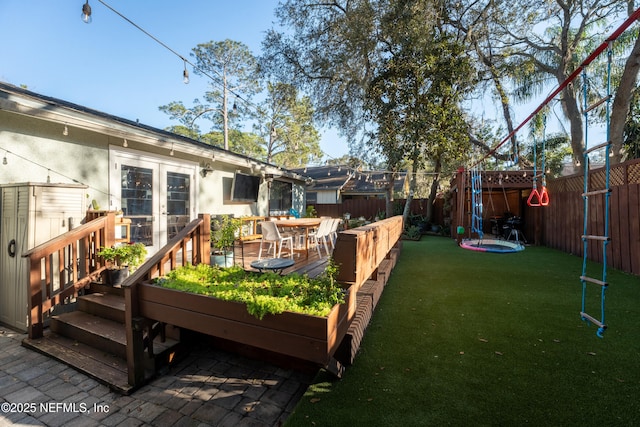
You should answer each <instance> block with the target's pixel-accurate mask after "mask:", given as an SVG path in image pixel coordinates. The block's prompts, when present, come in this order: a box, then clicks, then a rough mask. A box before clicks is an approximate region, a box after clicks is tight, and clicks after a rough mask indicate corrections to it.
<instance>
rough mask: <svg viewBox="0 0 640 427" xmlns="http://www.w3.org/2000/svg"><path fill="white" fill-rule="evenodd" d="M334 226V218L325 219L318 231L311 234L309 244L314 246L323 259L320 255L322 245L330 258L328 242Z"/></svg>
mask: <svg viewBox="0 0 640 427" xmlns="http://www.w3.org/2000/svg"><path fill="white" fill-rule="evenodd" d="M332 224H333V218H323V219H322V221H320V225H319V226H318V229H317V230H316V231H314V232H312V233H309V243H311V244H314V245H315V247H316V250H317V251H318V256H319V257H321V258H322V254H321V253H320V243H322V245H323V246H324V250H325V252H326V253H327V256H329V246H328V242H327V240H328V239H330V234H331V226H332Z"/></svg>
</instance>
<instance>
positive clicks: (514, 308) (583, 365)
mask: <svg viewBox="0 0 640 427" xmlns="http://www.w3.org/2000/svg"><path fill="white" fill-rule="evenodd" d="M635 256H637V254H636V255H635ZM581 268H582V259H581V258H579V257H576V256H572V255H569V254H565V253H562V252H559V251H556V250H552V249H548V248H543V247H527V248H526V249H525V250H524V251H523V252H519V253H512V254H493V253H480V252H474V251H468V250H464V249H461V248H459V247H457V246H456V244H455V241H453V240H451V239H448V238H439V237H427V238H423V239H422V240H421V241H419V242H412V241H405V242H403V249H402V252H401V254H400V258H399V260H398V263H397V265H396V267H395V269H394V271H393V273H392V274H391V278H390V280H389V283H388V284H387V286H386V288H385V290H384V293H383V295H382V298H381V300H380V302H379V304H378V306H377V308H376V310H375V313H374V316H373V318H372V320H371V323H370V324H369V327H368V329H367V331H366V333H365V337H364V339H363V342H362V345H361V348H360V352H359V354H358V355H357V357H356V360H355V362H354V364H353V365H352V366H350V367H348V368H347V370H346V373H345V374H344V376H343V378H342V379H341V380H337V379H334V378H332V377H330V376H329V375H328V374H327V373H325V372H320V374H319V375H318V376H317V377H316V379H315V381H314V383H313V384H312V385H311V386H310V387H309V389H308V391H307V393H306V394H305V395H304V397H303V399H302V400H301V401H300V403H299V404H298V405H297V407H296V408H295V411H294V413H293V414H292V416H291V417H290V418H289V419H288V420H287V423H286V425H287V426H289V427H291V426H343V425H345V426H346V425H362V426H382V425H384V426H441V425H460V426H462V425H464V426H467V425H474V426H482V425H496V426H497V425H500V426H516V425H524V424H529V425H540V426H542V425H544V426H547V425H552V426H571V425H581V426H589V425H599V426H601V425H616V426H617V425H625V426H628V425H640V278H638V277H637V276H633V275H629V274H625V273H622V272H619V271H615V270H612V269H609V275H608V280H609V283H610V286H609V289H608V290H607V293H606V296H607V298H606V318H605V320H606V323H607V324H608V326H609V328H608V329H607V331H606V332H605V334H604V337H603V338H598V337H597V336H596V329H597V328H596V327H595V326H589V325H587V324H586V323H584V322H583V321H582V320H581V319H580V316H579V312H580V309H581V295H582V286H581V284H580V280H579V276H580V274H581ZM589 268H590V269H593V272H592V275H594V277H598V274H599V271H600V270H601V266H600V265H596V264H592V265H590V266H589ZM591 286H592V287H591V288H589V291H590V292H589V293H588V295H589V296H590V298H589V300H590V302H589V304H593V305H594V308H593V309H592V313H589V314H593V315H594V317H596V318H599V317H600V312H599V298H593V299H592V298H591V296H594V297H596V296H598V297H599V289H598V288H599V287H598V286H596V285H591ZM587 312H589V310H587Z"/></svg>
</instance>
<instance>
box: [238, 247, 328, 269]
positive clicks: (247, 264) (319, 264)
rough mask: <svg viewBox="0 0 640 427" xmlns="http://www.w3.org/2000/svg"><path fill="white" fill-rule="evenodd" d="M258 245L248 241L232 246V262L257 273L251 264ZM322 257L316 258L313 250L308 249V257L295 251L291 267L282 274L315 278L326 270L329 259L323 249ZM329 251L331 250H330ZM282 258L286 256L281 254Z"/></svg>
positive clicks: (255, 257) (256, 253)
mask: <svg viewBox="0 0 640 427" xmlns="http://www.w3.org/2000/svg"><path fill="white" fill-rule="evenodd" d="M259 245H260V241H258V240H256V241H250V242H242V243H240V242H236V245H235V246H234V250H233V252H234V260H235V263H236V265H240V266H242V267H243V268H244V269H245V270H250V271H257V270H255V269H253V268H251V262H252V261H255V260H257V259H258V249H259V247H260V246H259ZM321 249H322V251H321V252H320V253H321V254H322V257H320V256H318V251H317V250H316V249H315V248H313V247H312V248H311V249H309V256H308V257H307V254H306V253H305V252H304V251H299V250H295V251H294V256H293V261H294V264H293V266H291V267H289V268H285V269H284V270H283V272H282V274H289V273H299V274H307V275H308V276H309V277H317V276H319V275H320V274H322V273H323V272H324V270H325V269H326V268H327V263H328V261H329V259H330V256H329V257H327V255H326V253H325V252H324V248H321ZM330 249H331V248H330ZM243 255H244V256H243ZM282 256H283V257H286V256H288V254H287V255H285V254H284V253H283V255H282ZM263 258H265V257H264V249H263Z"/></svg>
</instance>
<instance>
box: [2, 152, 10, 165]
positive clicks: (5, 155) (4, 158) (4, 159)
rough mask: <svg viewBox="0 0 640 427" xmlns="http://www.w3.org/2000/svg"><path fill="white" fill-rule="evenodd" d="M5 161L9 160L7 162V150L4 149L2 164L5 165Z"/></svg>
mask: <svg viewBox="0 0 640 427" xmlns="http://www.w3.org/2000/svg"><path fill="white" fill-rule="evenodd" d="M7 163H9V162H7V152H6V151H5V152H4V157H3V158H2V164H3V165H6V164H7Z"/></svg>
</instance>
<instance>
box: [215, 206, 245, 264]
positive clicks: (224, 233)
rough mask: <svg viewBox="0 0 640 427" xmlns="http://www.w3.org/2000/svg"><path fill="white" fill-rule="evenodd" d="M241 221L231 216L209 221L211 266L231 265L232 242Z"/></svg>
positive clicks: (222, 216)
mask: <svg viewBox="0 0 640 427" xmlns="http://www.w3.org/2000/svg"><path fill="white" fill-rule="evenodd" d="M241 225H242V221H241V220H240V219H239V218H234V217H232V216H231V215H221V216H219V217H217V218H213V219H212V220H211V248H212V249H211V265H219V266H221V267H231V266H232V265H233V242H234V241H235V240H236V236H237V235H238V231H239V230H240V226H241Z"/></svg>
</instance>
